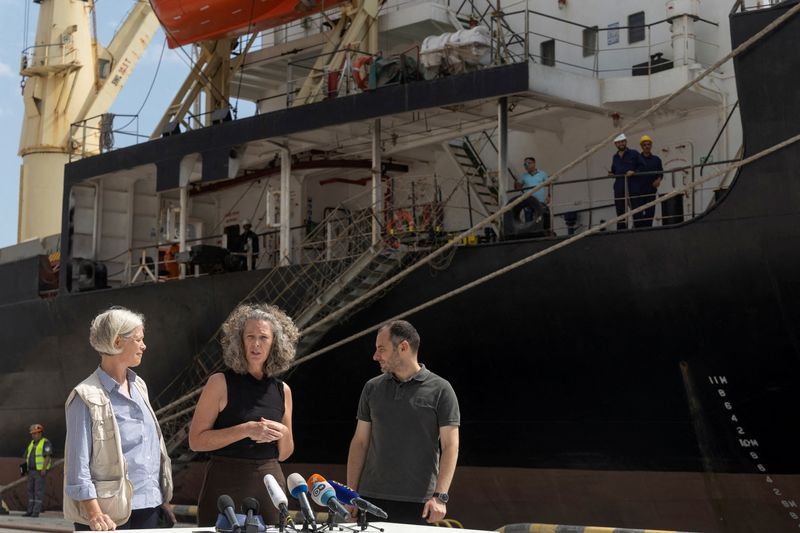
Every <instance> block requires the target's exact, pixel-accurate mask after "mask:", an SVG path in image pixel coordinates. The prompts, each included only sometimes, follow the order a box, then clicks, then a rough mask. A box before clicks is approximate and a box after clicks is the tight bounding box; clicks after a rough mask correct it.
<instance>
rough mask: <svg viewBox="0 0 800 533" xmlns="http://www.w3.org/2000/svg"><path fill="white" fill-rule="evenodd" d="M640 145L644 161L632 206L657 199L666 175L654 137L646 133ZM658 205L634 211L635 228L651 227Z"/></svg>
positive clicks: (637, 178) (638, 176)
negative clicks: (656, 151) (656, 152)
mask: <svg viewBox="0 0 800 533" xmlns="http://www.w3.org/2000/svg"><path fill="white" fill-rule="evenodd" d="M639 146H641V148H642V152H641V156H642V161H643V163H644V166H643V168H642V169H641V170H640V171H639V175H637V176H636V181H637V183H636V189H637V191H638V194H637V195H636V196H635V197H631V207H632V208H634V209H635V208H636V207H639V206H641V205H644V204H646V203H649V202H652V201H653V200H655V199H656V193H657V192H658V186H659V185H661V179H662V177H663V176H664V174H663V171H664V166H663V165H662V163H661V158H660V157H658V156H657V155H655V154H653V139H652V138H651V137H650V136H649V135H647V134H645V135H642V136H641V137H639ZM655 215H656V207H655V206H654V205H653V206H651V207H648V208H647V209H645V210H643V211H641V212H639V213H634V215H633V226H634V227H635V228H649V227H651V226H652V225H653V221H654V220H655Z"/></svg>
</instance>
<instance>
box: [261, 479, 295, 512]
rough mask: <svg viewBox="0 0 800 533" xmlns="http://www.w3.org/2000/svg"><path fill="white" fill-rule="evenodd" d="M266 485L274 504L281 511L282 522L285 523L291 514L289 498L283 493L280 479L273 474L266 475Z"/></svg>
mask: <svg viewBox="0 0 800 533" xmlns="http://www.w3.org/2000/svg"><path fill="white" fill-rule="evenodd" d="M264 486H265V487H267V494H269V499H270V500H271V501H272V505H274V506H275V508H276V509H277V510H278V511H279V512H280V517H281V518H280V521H281V523H285V522H286V517H287V516H289V500H287V499H286V494H284V493H283V490H282V489H281V486H280V485H278V480H277V479H275V476H273V475H272V474H267V475H266V476H264Z"/></svg>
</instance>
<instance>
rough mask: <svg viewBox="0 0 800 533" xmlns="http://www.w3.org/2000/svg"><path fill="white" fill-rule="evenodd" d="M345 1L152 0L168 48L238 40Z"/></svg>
mask: <svg viewBox="0 0 800 533" xmlns="http://www.w3.org/2000/svg"><path fill="white" fill-rule="evenodd" d="M344 1H346V0H330V1H321V0H151V5H152V6H153V10H154V11H155V13H156V15H157V16H158V19H159V20H160V21H161V25H162V26H164V29H165V31H166V33H167V39H168V41H169V46H170V48H175V47H176V46H182V45H184V44H190V43H195V42H197V41H205V40H213V39H223V38H231V37H238V36H240V35H244V34H246V33H252V32H255V31H261V30H265V29H268V28H273V27H275V26H280V25H281V24H285V23H287V22H291V21H293V20H296V19H299V18H302V17H306V16H308V15H311V14H313V13H317V12H319V11H320V10H321V9H322V7H323V5H324V7H325V9H329V8H331V7H334V6H337V5H339V4H342V3H344Z"/></svg>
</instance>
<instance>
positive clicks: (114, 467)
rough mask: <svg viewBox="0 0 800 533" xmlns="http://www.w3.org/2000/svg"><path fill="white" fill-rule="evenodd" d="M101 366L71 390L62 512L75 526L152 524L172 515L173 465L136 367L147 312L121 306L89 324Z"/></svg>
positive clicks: (101, 528)
mask: <svg viewBox="0 0 800 533" xmlns="http://www.w3.org/2000/svg"><path fill="white" fill-rule="evenodd" d="M89 343H90V344H91V345H92V348H94V349H95V350H96V351H97V352H98V353H99V354H100V366H98V367H97V370H95V371H94V372H93V373H92V374H91V375H90V376H89V377H88V378H86V379H85V380H83V381H82V382H81V383H80V384H79V385H78V386H77V387H75V388H74V389H73V391H72V393H71V394H70V395H69V398H68V399H67V403H66V411H67V441H66V445H65V450H64V460H65V463H64V518H66V519H67V520H70V521H72V522H74V523H75V530H76V531H89V530H91V531H108V530H113V529H149V528H155V527H158V519H159V513H160V512H161V511H166V512H167V513H168V514H169V515H170V517H171V518H172V519H173V521H174V517H173V516H172V511H171V509H170V508H169V501H170V499H171V498H172V467H171V464H170V459H169V455H168V454H167V448H166V446H165V444H164V439H163V437H162V436H161V429H160V428H159V426H158V420H157V419H156V415H155V412H154V411H153V408H152V407H151V406H150V400H149V399H148V395H147V386H146V385H145V383H144V381H143V380H142V378H140V377H139V376H137V375H136V373H135V372H134V371H133V370H131V369H132V368H134V367H137V366H139V365H140V364H141V362H142V356H143V355H144V351H145V349H146V348H147V347H146V346H145V344H144V317H143V316H142V315H140V314H137V313H134V312H132V311H129V310H128V309H124V308H121V307H113V308H111V309H108V310H107V311H104V312H102V313H100V314H99V315H98V316H97V317H95V319H94V320H93V321H92V325H91V327H90V329H89Z"/></svg>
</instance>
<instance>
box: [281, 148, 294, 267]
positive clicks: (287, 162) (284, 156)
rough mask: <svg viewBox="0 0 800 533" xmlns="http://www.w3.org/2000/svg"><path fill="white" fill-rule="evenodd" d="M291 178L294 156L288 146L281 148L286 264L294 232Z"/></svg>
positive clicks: (284, 262)
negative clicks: (292, 226)
mask: <svg viewBox="0 0 800 533" xmlns="http://www.w3.org/2000/svg"><path fill="white" fill-rule="evenodd" d="M291 178H292V157H291V152H290V151H289V148H288V147H284V148H281V203H280V224H281V230H280V264H281V266H286V265H289V264H290V263H291V253H292V232H291V221H292V218H291V213H290V212H289V210H290V209H291Z"/></svg>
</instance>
